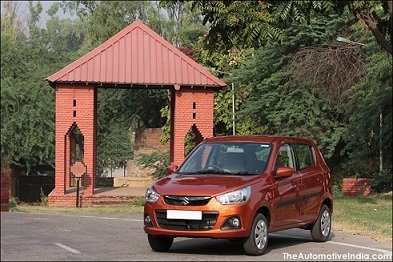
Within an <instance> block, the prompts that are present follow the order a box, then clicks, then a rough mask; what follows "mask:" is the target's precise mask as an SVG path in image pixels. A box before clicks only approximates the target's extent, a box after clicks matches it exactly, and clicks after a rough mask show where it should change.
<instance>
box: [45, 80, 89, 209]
mask: <svg viewBox="0 0 393 262" xmlns="http://www.w3.org/2000/svg"><path fill="white" fill-rule="evenodd" d="M55 90H56V95H55V96H56V99H55V103H56V104H55V106H56V121H55V125H56V128H55V130H56V134H55V140H56V141H55V188H54V190H53V191H52V192H51V193H50V195H49V203H50V204H51V203H54V204H55V205H56V203H55V202H56V199H58V198H56V197H57V196H64V195H65V193H66V190H67V189H68V187H69V182H70V180H69V177H70V168H71V163H70V147H71V142H70V133H71V132H72V130H73V128H76V127H78V128H79V130H80V132H81V133H82V135H83V138H84V155H83V163H84V164H85V165H86V174H85V178H84V196H91V195H93V193H94V182H95V172H96V155H97V154H96V113H97V112H96V110H97V89H96V88H95V87H93V86H88V85H67V84H62V85H57V86H56V87H55ZM51 198H52V201H51Z"/></svg>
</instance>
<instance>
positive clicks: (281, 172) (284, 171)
mask: <svg viewBox="0 0 393 262" xmlns="http://www.w3.org/2000/svg"><path fill="white" fill-rule="evenodd" d="M292 174H293V168H291V167H279V168H278V169H277V171H276V176H278V177H290V176H292Z"/></svg>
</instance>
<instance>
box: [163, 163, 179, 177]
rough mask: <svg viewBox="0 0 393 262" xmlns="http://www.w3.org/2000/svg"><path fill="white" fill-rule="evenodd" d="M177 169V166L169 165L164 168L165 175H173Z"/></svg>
mask: <svg viewBox="0 0 393 262" xmlns="http://www.w3.org/2000/svg"><path fill="white" fill-rule="evenodd" d="M177 168H178V166H177V165H174V164H172V165H169V166H167V168H166V173H167V174H168V175H170V174H172V173H174V172H175V171H176V169H177Z"/></svg>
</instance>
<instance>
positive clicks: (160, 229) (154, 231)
mask: <svg viewBox="0 0 393 262" xmlns="http://www.w3.org/2000/svg"><path fill="white" fill-rule="evenodd" d="M167 210H183V211H202V213H203V219H202V220H203V221H202V222H201V221H200V220H199V221H198V220H178V222H179V223H180V224H182V225H185V224H186V225H187V224H190V227H189V228H187V226H186V228H184V227H183V228H181V227H178V228H173V227H172V228H171V227H168V226H167V225H165V224H164V223H162V221H163V218H164V220H165V217H164V216H165V215H166V211H167ZM250 210H251V209H250V207H249V206H248V204H247V203H244V204H237V205H221V204H219V203H218V202H217V201H216V200H215V199H214V198H212V199H211V200H210V202H209V203H208V204H207V205H204V206H175V205H168V204H166V203H165V202H164V201H163V200H162V197H160V199H159V200H157V202H155V203H149V202H146V204H145V208H144V219H145V218H146V216H149V217H150V219H151V223H146V222H145V223H144V231H145V233H147V234H150V235H166V236H173V237H192V238H199V237H200V238H229V239H231V238H243V237H247V236H248V235H249V228H250V226H249V224H250V218H251V217H252V214H251V211H250ZM214 214H216V215H217V216H214ZM157 216H159V218H158V217H157ZM208 217H209V218H208ZM212 217H214V218H212ZM230 217H237V218H239V220H240V227H239V228H237V229H227V228H226V229H223V228H222V227H223V226H224V223H225V222H226V221H227V219H228V218H230ZM205 218H206V219H205ZM209 219H210V221H205V220H209ZM212 220H215V223H214V225H213V224H211V223H210V222H211V221H212ZM160 221H161V223H160ZM166 221H169V220H166ZM169 222H176V221H174V220H171V221H169ZM198 223H205V224H204V225H206V223H207V224H208V225H209V228H208V229H207V228H202V227H201V228H195V227H193V226H192V225H195V224H198ZM251 223H252V221H251Z"/></svg>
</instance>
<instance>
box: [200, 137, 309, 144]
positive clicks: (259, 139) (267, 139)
mask: <svg viewBox="0 0 393 262" xmlns="http://www.w3.org/2000/svg"><path fill="white" fill-rule="evenodd" d="M282 140H292V141H293V142H298V143H310V142H311V143H312V140H310V139H307V138H302V137H289V136H262V135H255V136H217V137H210V138H206V139H205V143H210V142H251V143H256V142H257V143H273V142H280V141H282Z"/></svg>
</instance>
